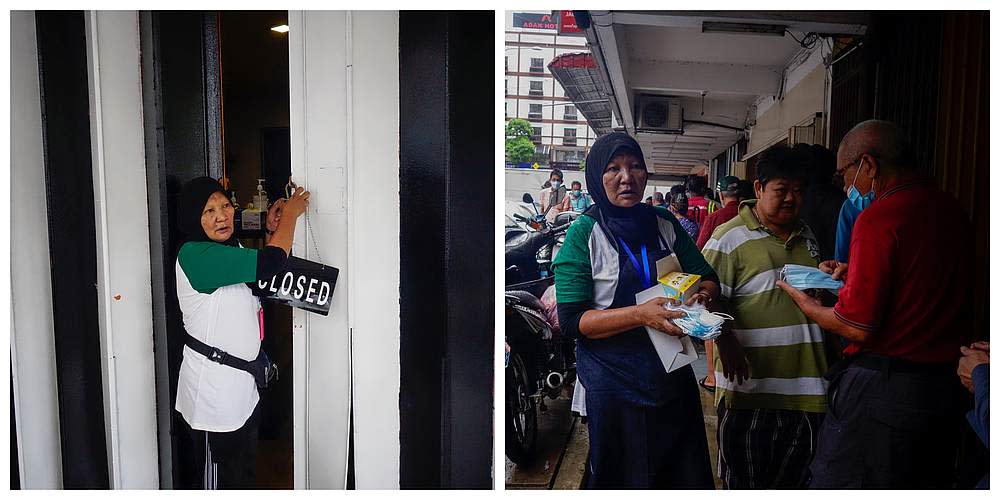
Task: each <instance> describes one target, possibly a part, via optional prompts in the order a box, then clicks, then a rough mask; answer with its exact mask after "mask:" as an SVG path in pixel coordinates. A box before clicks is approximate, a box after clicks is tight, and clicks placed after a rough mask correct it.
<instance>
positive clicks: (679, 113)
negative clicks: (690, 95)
mask: <svg viewBox="0 0 1000 500" xmlns="http://www.w3.org/2000/svg"><path fill="white" fill-rule="evenodd" d="M637 104H638V113H636V122H638V123H637V124H636V129H638V130H640V131H643V132H659V133H663V134H683V133H684V110H683V109H682V108H681V101H680V99H678V98H676V97H667V96H660V95H640V96H639V98H638V99H637Z"/></svg>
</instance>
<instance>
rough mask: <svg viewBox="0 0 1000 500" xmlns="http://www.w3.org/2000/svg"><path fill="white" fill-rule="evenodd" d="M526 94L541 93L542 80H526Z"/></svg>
mask: <svg viewBox="0 0 1000 500" xmlns="http://www.w3.org/2000/svg"><path fill="white" fill-rule="evenodd" d="M528 85H529V88H528V95H542V82H528Z"/></svg>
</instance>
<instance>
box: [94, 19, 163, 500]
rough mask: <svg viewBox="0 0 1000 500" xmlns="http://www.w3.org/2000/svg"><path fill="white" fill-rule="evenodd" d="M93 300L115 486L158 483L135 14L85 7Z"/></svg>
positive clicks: (111, 477)
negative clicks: (93, 229) (94, 247)
mask: <svg viewBox="0 0 1000 500" xmlns="http://www.w3.org/2000/svg"><path fill="white" fill-rule="evenodd" d="M84 22H85V30H86V35H87V59H88V60H87V76H88V78H87V81H88V86H89V90H90V92H89V93H90V133H91V155H92V162H93V163H92V164H93V173H94V212H95V214H94V215H95V222H96V229H97V292H98V293H97V299H98V317H99V324H100V332H101V355H102V356H101V372H102V376H103V382H104V383H103V387H104V416H105V433H106V436H107V438H106V439H107V447H108V469H109V473H108V476H109V479H110V484H111V487H112V488H115V489H121V488H126V489H135V488H153V489H155V488H158V487H159V467H158V460H157V459H158V454H157V440H156V435H157V427H156V397H155V395H156V393H155V382H154V377H153V363H154V361H153V317H152V309H153V304H152V295H151V287H150V284H151V279H152V278H151V272H150V258H149V216H148V209H147V200H146V185H147V184H146V169H145V164H146V158H145V151H144V139H145V138H144V134H143V121H142V82H141V75H140V60H139V17H138V13H137V12H136V11H88V12H86V13H85V15H84Z"/></svg>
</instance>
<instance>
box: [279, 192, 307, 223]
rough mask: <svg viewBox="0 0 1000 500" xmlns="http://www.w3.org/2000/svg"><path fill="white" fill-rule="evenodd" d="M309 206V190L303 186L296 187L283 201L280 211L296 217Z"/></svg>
mask: <svg viewBox="0 0 1000 500" xmlns="http://www.w3.org/2000/svg"><path fill="white" fill-rule="evenodd" d="M307 207H309V191H306V190H305V188H301V187H297V188H295V192H293V193H292V197H291V198H289V199H288V201H286V202H285V203H284V206H283V208H282V212H283V213H284V214H285V215H286V216H288V217H291V218H292V219H298V218H299V216H300V215H302V214H304V213H305V212H306V208H307Z"/></svg>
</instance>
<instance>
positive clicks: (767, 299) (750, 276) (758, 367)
mask: <svg viewBox="0 0 1000 500" xmlns="http://www.w3.org/2000/svg"><path fill="white" fill-rule="evenodd" d="M756 203H757V200H747V201H744V202H742V203H741V204H740V211H739V215H737V216H736V217H733V218H732V219H730V220H729V222H726V223H725V224H722V225H721V226H719V227H717V228H716V229H715V231H714V232H713V233H712V238H711V239H710V240H709V241H708V243H706V244H705V248H704V249H703V250H702V253H703V254H704V255H705V260H707V261H708V263H709V264H710V265H711V266H712V267H713V268H714V269H715V272H716V273H718V275H719V284H720V287H721V288H722V296H723V297H724V298H725V300H726V302H727V303H728V304H729V308H730V312H731V314H732V315H733V317H735V318H736V319H735V321H734V322H733V334H734V335H735V336H736V338H737V340H739V342H740V345H742V346H743V350H744V351H745V352H746V355H747V360H748V361H749V365H750V379H749V380H745V381H744V382H743V383H742V384H737V383H736V382H735V381H730V380H727V379H726V378H725V376H724V375H723V374H722V363H721V362H720V361H719V356H718V351H716V353H715V359H714V364H715V371H716V379H715V380H716V387H717V389H716V392H715V398H716V404H718V403H719V401H720V400H722V399H723V398H725V402H726V407H727V408H743V409H752V408H768V409H786V410H803V411H811V412H825V411H826V387H827V382H826V380H825V379H824V378H823V374H824V373H826V369H827V365H826V357H825V354H824V352H825V351H824V349H823V331H822V330H821V329H820V328H819V326H818V325H816V324H815V323H813V322H811V321H809V319H808V318H806V316H805V315H804V314H802V311H801V310H800V309H799V307H798V306H796V305H795V302H793V301H792V299H791V297H789V296H788V294H787V293H785V292H784V290H782V289H780V288H778V287H777V286H776V285H775V282H776V281H777V280H778V273H779V272H780V271H781V268H782V267H784V265H785V264H800V265H804V266H816V265H817V263H818V262H819V252H818V246H817V244H816V237H815V236H814V235H813V233H812V230H810V229H809V227H808V226H807V225H805V223H800V225H799V227H798V229H796V230H795V232H794V233H792V236H791V237H790V238H789V239H788V241H787V242H785V241H782V240H780V239H779V238H777V237H775V236H774V235H772V234H771V233H770V232H769V231H768V230H767V228H766V227H765V226H764V225H762V224H761V223H760V221H759V220H758V219H757V217H756V215H754V213H753V210H752V207H753V206H755V204H756Z"/></svg>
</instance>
